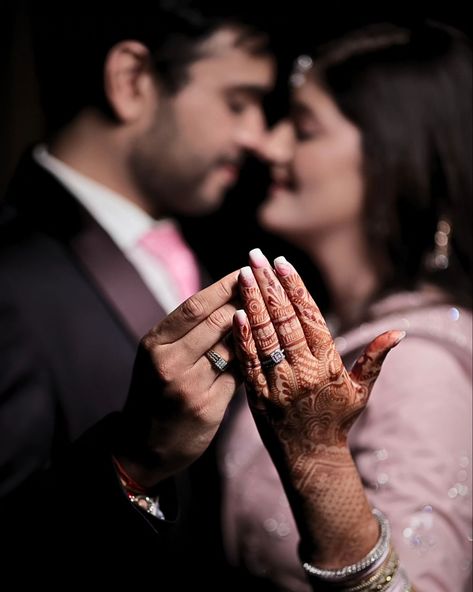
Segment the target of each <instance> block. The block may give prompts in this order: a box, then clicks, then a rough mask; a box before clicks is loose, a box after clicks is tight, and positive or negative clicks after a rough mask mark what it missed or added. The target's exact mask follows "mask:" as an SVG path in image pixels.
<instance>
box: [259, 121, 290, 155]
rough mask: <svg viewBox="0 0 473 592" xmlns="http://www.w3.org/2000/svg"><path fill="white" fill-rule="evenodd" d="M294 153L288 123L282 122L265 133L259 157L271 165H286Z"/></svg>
mask: <svg viewBox="0 0 473 592" xmlns="http://www.w3.org/2000/svg"><path fill="white" fill-rule="evenodd" d="M293 151H294V131H293V128H292V125H291V124H290V122H289V121H287V120H283V121H280V122H279V123H277V124H276V125H275V126H274V127H273V128H272V129H270V130H268V131H267V132H266V136H265V139H264V141H263V142H262V144H261V149H260V155H261V157H262V158H264V159H265V160H267V161H268V162H269V163H270V164H273V165H286V164H288V163H289V162H290V160H291V158H292V154H293Z"/></svg>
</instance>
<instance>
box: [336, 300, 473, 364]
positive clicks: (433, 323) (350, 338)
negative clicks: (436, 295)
mask: <svg viewBox="0 0 473 592" xmlns="http://www.w3.org/2000/svg"><path fill="white" fill-rule="evenodd" d="M372 311H373V314H372V315H371V317H370V319H369V320H368V321H366V322H364V323H362V324H361V325H359V326H358V327H356V328H354V329H352V330H350V331H348V332H346V333H344V334H342V335H339V336H338V337H336V338H335V346H336V347H337V350H338V351H339V353H340V354H341V355H342V356H343V357H346V356H348V357H351V356H353V355H355V356H356V355H357V353H358V352H359V351H360V350H361V349H363V348H364V347H365V345H367V344H368V343H369V342H370V341H371V340H372V339H374V338H375V337H376V336H377V335H379V334H380V333H383V332H384V331H388V330H391V329H400V330H403V331H406V333H407V338H410V339H409V341H412V340H413V339H414V338H415V339H416V343H417V346H418V347H420V346H421V345H422V343H423V342H424V343H425V344H427V343H429V344H431V345H434V344H437V345H438V347H441V348H444V349H445V350H448V351H449V352H450V353H452V354H454V355H458V356H461V357H468V358H469V359H470V360H471V356H472V328H473V316H472V311H471V310H470V309H467V308H464V307H461V306H455V305H452V304H449V303H445V302H441V301H435V300H433V299H431V298H427V297H424V295H422V294H419V293H399V294H395V295H392V296H390V297H388V298H386V299H384V300H382V301H380V302H379V303H376V304H375V305H374V306H373V308H372Z"/></svg>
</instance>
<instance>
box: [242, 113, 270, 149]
mask: <svg viewBox="0 0 473 592" xmlns="http://www.w3.org/2000/svg"><path fill="white" fill-rule="evenodd" d="M266 134H267V129H266V122H265V118H264V115H263V113H262V112H261V111H260V110H259V109H255V110H253V111H252V112H250V113H248V115H247V117H246V118H245V121H244V122H243V123H242V125H241V126H240V127H239V129H238V131H237V143H238V145H239V146H240V148H242V149H243V150H245V151H249V152H253V153H255V154H257V155H259V154H260V152H261V148H262V145H263V144H264V142H265V141H266Z"/></svg>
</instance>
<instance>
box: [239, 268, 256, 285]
mask: <svg viewBox="0 0 473 592" xmlns="http://www.w3.org/2000/svg"><path fill="white" fill-rule="evenodd" d="M240 282H241V283H242V284H243V285H244V286H246V287H247V288H249V287H251V286H254V285H255V283H256V280H255V276H254V275H253V271H252V269H251V267H250V266H249V265H247V266H246V267H242V268H241V269H240Z"/></svg>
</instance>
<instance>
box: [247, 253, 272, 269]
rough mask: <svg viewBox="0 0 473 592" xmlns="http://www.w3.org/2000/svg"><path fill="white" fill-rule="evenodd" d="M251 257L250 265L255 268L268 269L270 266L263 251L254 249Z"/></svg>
mask: <svg viewBox="0 0 473 592" xmlns="http://www.w3.org/2000/svg"><path fill="white" fill-rule="evenodd" d="M249 255H250V263H251V264H252V265H253V267H266V266H267V265H269V264H268V260H267V259H266V257H265V256H264V255H263V252H262V250H261V249H252V250H251V251H250V253H249Z"/></svg>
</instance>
